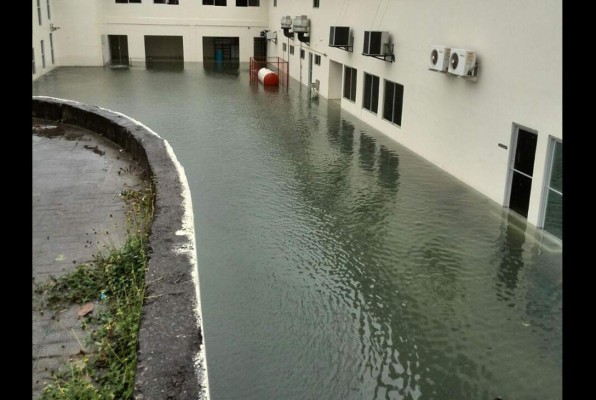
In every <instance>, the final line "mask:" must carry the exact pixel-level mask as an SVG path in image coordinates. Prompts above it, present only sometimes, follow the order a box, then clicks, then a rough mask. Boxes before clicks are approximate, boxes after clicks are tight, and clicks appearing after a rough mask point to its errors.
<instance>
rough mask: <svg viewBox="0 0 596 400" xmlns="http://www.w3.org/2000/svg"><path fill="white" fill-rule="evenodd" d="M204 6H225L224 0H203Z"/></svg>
mask: <svg viewBox="0 0 596 400" xmlns="http://www.w3.org/2000/svg"><path fill="white" fill-rule="evenodd" d="M203 5H204V6H224V7H225V6H227V5H228V4H227V1H226V0H203Z"/></svg>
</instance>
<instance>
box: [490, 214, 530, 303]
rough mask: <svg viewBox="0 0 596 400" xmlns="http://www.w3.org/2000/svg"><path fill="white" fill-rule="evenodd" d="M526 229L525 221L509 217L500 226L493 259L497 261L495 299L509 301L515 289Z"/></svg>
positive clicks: (521, 266)
mask: <svg viewBox="0 0 596 400" xmlns="http://www.w3.org/2000/svg"><path fill="white" fill-rule="evenodd" d="M510 219H511V221H510ZM526 229H527V223H526V222H525V220H521V219H520V218H517V217H515V216H511V215H507V216H506V217H505V218H504V219H503V223H502V224H501V235H500V237H499V239H498V240H497V243H496V247H497V248H496V254H495V257H496V258H497V259H498V260H499V268H498V270H497V297H498V298H499V299H501V300H503V301H510V300H511V299H512V297H513V296H514V295H515V290H516V289H517V285H518V280H519V277H518V276H519V273H520V270H521V269H522V268H523V267H524V258H523V255H524V244H525V243H526V234H525V231H526Z"/></svg>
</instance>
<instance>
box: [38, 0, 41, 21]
mask: <svg viewBox="0 0 596 400" xmlns="http://www.w3.org/2000/svg"><path fill="white" fill-rule="evenodd" d="M37 21H38V22H39V25H41V0H37Z"/></svg>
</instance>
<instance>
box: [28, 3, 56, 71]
mask: <svg viewBox="0 0 596 400" xmlns="http://www.w3.org/2000/svg"><path fill="white" fill-rule="evenodd" d="M48 1H50V0H39V4H40V6H41V25H40V24H39V19H38V9H37V0H32V4H33V8H32V10H33V13H32V19H31V27H32V36H31V41H32V48H33V53H34V54H35V56H34V58H35V73H34V74H32V78H31V79H32V80H35V79H37V78H39V77H40V76H42V75H43V74H45V73H46V72H49V71H51V70H52V69H54V67H55V66H56V64H57V60H56V33H54V34H53V40H54V61H55V62H52V53H51V52H52V49H51V43H50V24H51V23H52V22H54V7H53V3H52V2H51V1H50V15H49V16H48V8H47V5H48V3H47V2H48ZM49 17H51V18H49ZM42 40H43V42H44V50H45V51H44V53H45V68H44V67H43V63H42V56H41V41H42ZM31 72H33V68H32V69H31Z"/></svg>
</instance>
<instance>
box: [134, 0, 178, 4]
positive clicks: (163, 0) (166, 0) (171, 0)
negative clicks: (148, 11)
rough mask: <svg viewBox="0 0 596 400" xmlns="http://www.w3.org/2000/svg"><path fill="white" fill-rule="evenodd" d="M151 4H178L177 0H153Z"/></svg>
mask: <svg viewBox="0 0 596 400" xmlns="http://www.w3.org/2000/svg"><path fill="white" fill-rule="evenodd" d="M131 3H132V1H131ZM139 3H140V1H139ZM153 4H178V0H153Z"/></svg>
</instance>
